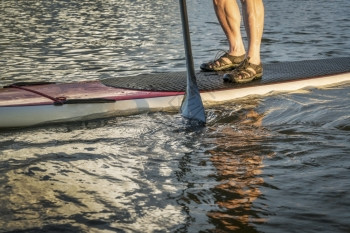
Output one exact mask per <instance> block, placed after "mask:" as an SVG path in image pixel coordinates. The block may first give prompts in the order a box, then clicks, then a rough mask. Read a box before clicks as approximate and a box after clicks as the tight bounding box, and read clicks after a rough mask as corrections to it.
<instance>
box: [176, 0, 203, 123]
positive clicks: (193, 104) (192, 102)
mask: <svg viewBox="0 0 350 233" xmlns="http://www.w3.org/2000/svg"><path fill="white" fill-rule="evenodd" d="M180 11H181V20H182V30H183V37H184V44H185V52H186V65H187V88H186V94H185V97H184V99H183V101H182V104H181V114H182V116H183V117H185V118H187V119H190V120H196V121H199V122H200V123H205V121H206V117H205V112H204V107H203V103H202V99H201V96H200V94H199V89H198V86H197V81H196V75H195V71H194V66H193V57H192V50H191V38H190V30H189V26H188V16H187V8H186V0H180Z"/></svg>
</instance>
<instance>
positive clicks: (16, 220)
mask: <svg viewBox="0 0 350 233" xmlns="http://www.w3.org/2000/svg"><path fill="white" fill-rule="evenodd" d="M265 9H266V19H265V30H264V38H263V45H262V58H263V61H264V63H272V62H281V61H296V60H305V59H318V58H329V57H345V56H349V55H350V33H349V32H350V19H349V10H350V1H348V0H334V1H318V0H304V1H301V0H295V1H288V0H280V1H277V0H270V1H265ZM188 11H189V17H190V26H191V32H192V46H193V53H194V59H195V64H196V67H198V66H199V64H200V63H201V62H202V61H205V60H210V59H212V58H213V57H214V56H215V54H216V53H217V51H218V50H219V49H224V50H225V49H227V42H226V40H225V37H224V34H223V33H222V31H221V28H220V26H219V24H218V23H217V20H216V17H215V14H214V11H213V9H212V2H211V1H210V0H188ZM0 31H1V33H0V67H1V74H0V85H1V86H3V85H6V84H9V83H13V82H18V81H36V80H44V81H56V82H71V81H81V80H94V79H104V78H109V77H119V76H132V75H136V74H141V73H150V72H163V71H167V72H168V71H180V70H184V69H185V58H184V49H183V42H182V31H181V21H180V15H179V7H178V1H173V0H164V1H153V0H144V1H138V0H103V1H102V0H95V1H87V0H79V1H78V0H65V1H58V0H50V1H47V0H27V1H24V0H16V1H15V0H2V1H1V3H0ZM349 98H350V84H344V85H338V86H335V87H327V88H310V89H307V90H302V91H297V92H293V93H282V94H278V95H269V96H252V97H249V98H245V99H241V100H238V101H234V102H232V103H230V104H226V105H221V106H216V107H212V108H210V109H207V110H206V112H207V116H208V124H207V126H206V127H205V128H201V129H188V128H186V127H185V126H184V125H183V124H182V121H181V117H180V116H179V115H178V114H168V113H149V114H141V115H135V116H128V117H116V118H110V119H103V120H96V121H89V122H77V123H70V124H60V125H50V126H44V127H35V128H27V129H18V130H10V131H0V232H350V221H349V220H350V211H349V208H350V106H349ZM0 117H1V116H0Z"/></svg>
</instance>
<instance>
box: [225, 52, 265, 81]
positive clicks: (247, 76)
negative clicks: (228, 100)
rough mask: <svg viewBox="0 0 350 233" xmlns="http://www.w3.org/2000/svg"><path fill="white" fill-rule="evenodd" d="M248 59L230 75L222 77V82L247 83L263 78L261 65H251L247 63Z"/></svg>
mask: <svg viewBox="0 0 350 233" xmlns="http://www.w3.org/2000/svg"><path fill="white" fill-rule="evenodd" d="M249 59H250V58H249V57H248V58H247V59H245V60H244V61H243V62H242V64H241V65H240V66H239V67H237V68H236V69H235V70H234V71H232V72H231V73H228V74H225V75H224V77H223V79H224V82H232V83H247V82H251V81H253V80H255V79H260V78H261V77H262V76H263V66H262V64H261V63H260V64H259V65H255V64H252V63H250V62H249ZM253 70H254V71H255V73H254V72H253Z"/></svg>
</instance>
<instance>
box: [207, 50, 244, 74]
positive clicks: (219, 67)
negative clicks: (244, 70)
mask: <svg viewBox="0 0 350 233" xmlns="http://www.w3.org/2000/svg"><path fill="white" fill-rule="evenodd" d="M224 58H227V59H228V60H230V61H231V62H230V63H228V62H227V61H226V60H225V59H224ZM244 58H245V55H244V54H243V55H242V56H232V55H230V54H228V53H227V52H225V54H224V55H222V56H221V57H219V58H215V59H214V60H213V61H210V62H207V63H203V64H202V65H201V66H200V68H201V70H203V71H224V70H232V69H234V68H236V67H237V66H239V64H241V63H242V62H243V61H244Z"/></svg>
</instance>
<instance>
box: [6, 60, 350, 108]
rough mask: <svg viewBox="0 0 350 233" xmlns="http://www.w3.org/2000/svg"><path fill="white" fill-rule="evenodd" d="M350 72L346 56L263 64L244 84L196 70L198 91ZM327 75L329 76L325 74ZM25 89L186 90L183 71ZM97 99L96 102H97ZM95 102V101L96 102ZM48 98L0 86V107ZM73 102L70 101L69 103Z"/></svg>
mask: <svg viewBox="0 0 350 233" xmlns="http://www.w3.org/2000/svg"><path fill="white" fill-rule="evenodd" d="M347 72H350V57H345V58H331V59H322V60H308V61H296V62H281V63H275V64H266V65H264V75H263V78H262V79H261V80H256V81H254V82H251V83H247V84H234V83H224V82H223V80H222V75H223V74H224V73H213V72H209V73H208V72H197V75H196V77H197V83H198V87H199V89H200V90H201V91H202V92H205V91H220V90H225V89H236V88H237V89H239V88H246V87H254V86H262V85H267V84H272V83H283V82H292V81H295V80H300V79H311V78H317V77H323V76H329V75H334V74H341V73H347ZM329 78H331V77H329ZM25 88H27V89H30V90H33V91H36V92H40V93H43V94H45V95H49V96H51V97H54V98H57V97H64V98H66V99H67V100H76V101H78V100H87V103H88V102H89V100H92V99H95V100H93V101H95V102H96V98H100V99H101V100H102V102H103V101H104V100H106V101H108V100H113V101H119V100H130V99H145V98H155V97H166V96H175V95H182V94H183V92H184V91H185V89H186V72H173V73H155V74H145V75H138V76H133V77H118V78H109V79H104V80H100V81H87V82H76V83H57V84H45V85H32V86H26V87H25ZM101 100H98V101H101ZM98 101H97V102H98ZM53 102H54V101H52V100H51V99H49V98H46V97H44V96H41V95H38V94H37V93H33V92H30V91H27V90H22V89H18V88H2V89H0V106H19V105H45V104H52V103H53ZM72 103H74V101H73V102H72Z"/></svg>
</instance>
